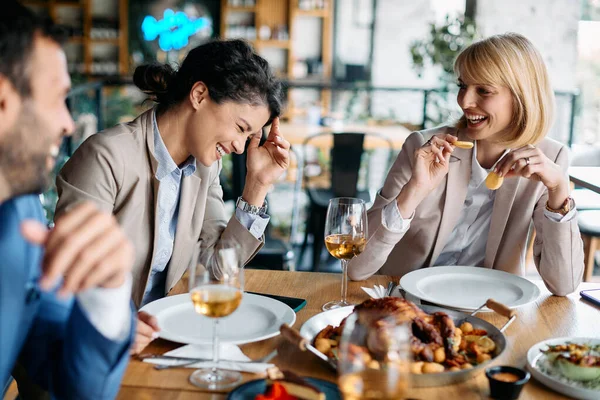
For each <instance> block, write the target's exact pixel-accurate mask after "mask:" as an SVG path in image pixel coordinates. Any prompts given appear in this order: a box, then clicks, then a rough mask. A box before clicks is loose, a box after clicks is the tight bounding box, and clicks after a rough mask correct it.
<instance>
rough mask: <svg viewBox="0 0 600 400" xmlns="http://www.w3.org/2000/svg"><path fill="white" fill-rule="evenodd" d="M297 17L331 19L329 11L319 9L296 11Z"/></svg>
mask: <svg viewBox="0 0 600 400" xmlns="http://www.w3.org/2000/svg"><path fill="white" fill-rule="evenodd" d="M296 16H298V17H318V18H327V17H329V10H326V9H323V10H320V9H317V10H300V9H298V10H296Z"/></svg>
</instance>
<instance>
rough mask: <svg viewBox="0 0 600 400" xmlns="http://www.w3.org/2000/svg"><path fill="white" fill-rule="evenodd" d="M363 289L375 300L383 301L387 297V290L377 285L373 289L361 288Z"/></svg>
mask: <svg viewBox="0 0 600 400" xmlns="http://www.w3.org/2000/svg"><path fill="white" fill-rule="evenodd" d="M361 289H362V290H364V291H365V292H366V293H367V294H368V295H369V296H371V298H373V299H383V298H384V297H385V292H386V288H384V287H383V286H381V285H375V286H373V288H366V287H362V286H361Z"/></svg>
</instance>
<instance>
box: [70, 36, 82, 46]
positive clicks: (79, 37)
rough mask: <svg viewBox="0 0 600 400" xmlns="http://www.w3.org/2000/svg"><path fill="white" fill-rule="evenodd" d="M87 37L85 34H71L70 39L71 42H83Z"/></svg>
mask: <svg viewBox="0 0 600 400" xmlns="http://www.w3.org/2000/svg"><path fill="white" fill-rule="evenodd" d="M84 41H85V38H84V37H83V36H71V37H70V38H69V40H68V42H69V43H76V44H83V42H84Z"/></svg>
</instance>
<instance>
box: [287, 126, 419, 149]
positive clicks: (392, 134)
mask: <svg viewBox="0 0 600 400" xmlns="http://www.w3.org/2000/svg"><path fill="white" fill-rule="evenodd" d="M279 130H280V131H281V134H282V136H283V137H284V138H286V139H287V140H288V141H289V142H290V143H291V144H292V145H301V144H303V143H304V140H305V139H306V138H307V137H309V136H312V135H315V134H317V133H333V132H358V133H360V132H363V133H366V134H376V135H379V136H381V137H383V138H386V139H389V140H390V141H391V142H392V145H393V148H394V149H396V150H400V149H401V148H402V145H403V144H404V141H405V140H406V138H407V137H408V135H410V131H409V130H408V129H406V128H405V127H403V126H402V125H356V124H350V125H340V126H337V127H327V126H318V125H309V124H302V123H288V122H282V123H281V124H280V125H279ZM311 144H312V145H314V146H316V147H321V148H330V147H331V144H332V140H331V136H328V135H325V136H323V137H320V138H315V139H314V140H313V141H311ZM385 146H387V144H386V142H385V141H384V140H382V139H380V138H376V137H374V136H372V135H367V136H366V137H365V143H364V147H365V149H368V150H372V149H376V148H380V147H385Z"/></svg>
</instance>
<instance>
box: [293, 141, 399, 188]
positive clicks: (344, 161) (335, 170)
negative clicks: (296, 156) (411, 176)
mask: <svg viewBox="0 0 600 400" xmlns="http://www.w3.org/2000/svg"><path fill="white" fill-rule="evenodd" d="M324 136H331V137H332V141H331V142H330V146H331V149H330V159H329V168H330V173H331V182H330V188H331V190H332V192H333V194H334V196H335V197H356V194H357V191H358V183H359V179H360V176H361V175H360V168H361V165H362V156H363V154H364V153H365V146H364V145H365V142H366V141H367V140H371V141H373V140H375V142H376V143H379V142H380V143H381V149H384V148H387V152H388V157H387V159H386V160H385V161H384V164H385V166H381V168H380V169H381V170H382V171H380V172H382V176H383V177H385V175H387V171H388V169H389V167H390V166H391V163H392V162H393V159H394V145H393V143H392V141H391V140H390V139H388V138H386V137H384V136H382V135H379V134H377V133H371V132H369V133H362V132H336V133H332V132H321V133H317V134H314V135H311V136H309V137H307V138H306V139H304V142H303V146H302V147H303V149H304V151H303V159H304V163H305V165H309V161H308V160H307V157H308V151H307V149H308V147H309V146H316V147H318V148H322V147H323V146H322V144H323V143H324V140H322V139H323V137H324ZM367 137H368V138H369V139H367ZM325 143H326V142H325ZM378 145H379V144H378ZM378 149H379V147H378ZM379 156H380V154H378V157H379ZM367 180H369V181H370V179H369V176H368V171H367ZM382 182H383V179H382V180H381V182H377V183H376V185H377V186H378V187H377V189H379V183H382ZM371 183H372V182H368V184H367V186H370V184H371ZM304 184H305V186H306V187H310V186H311V185H310V184H311V178H310V177H309V176H307V175H304Z"/></svg>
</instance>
